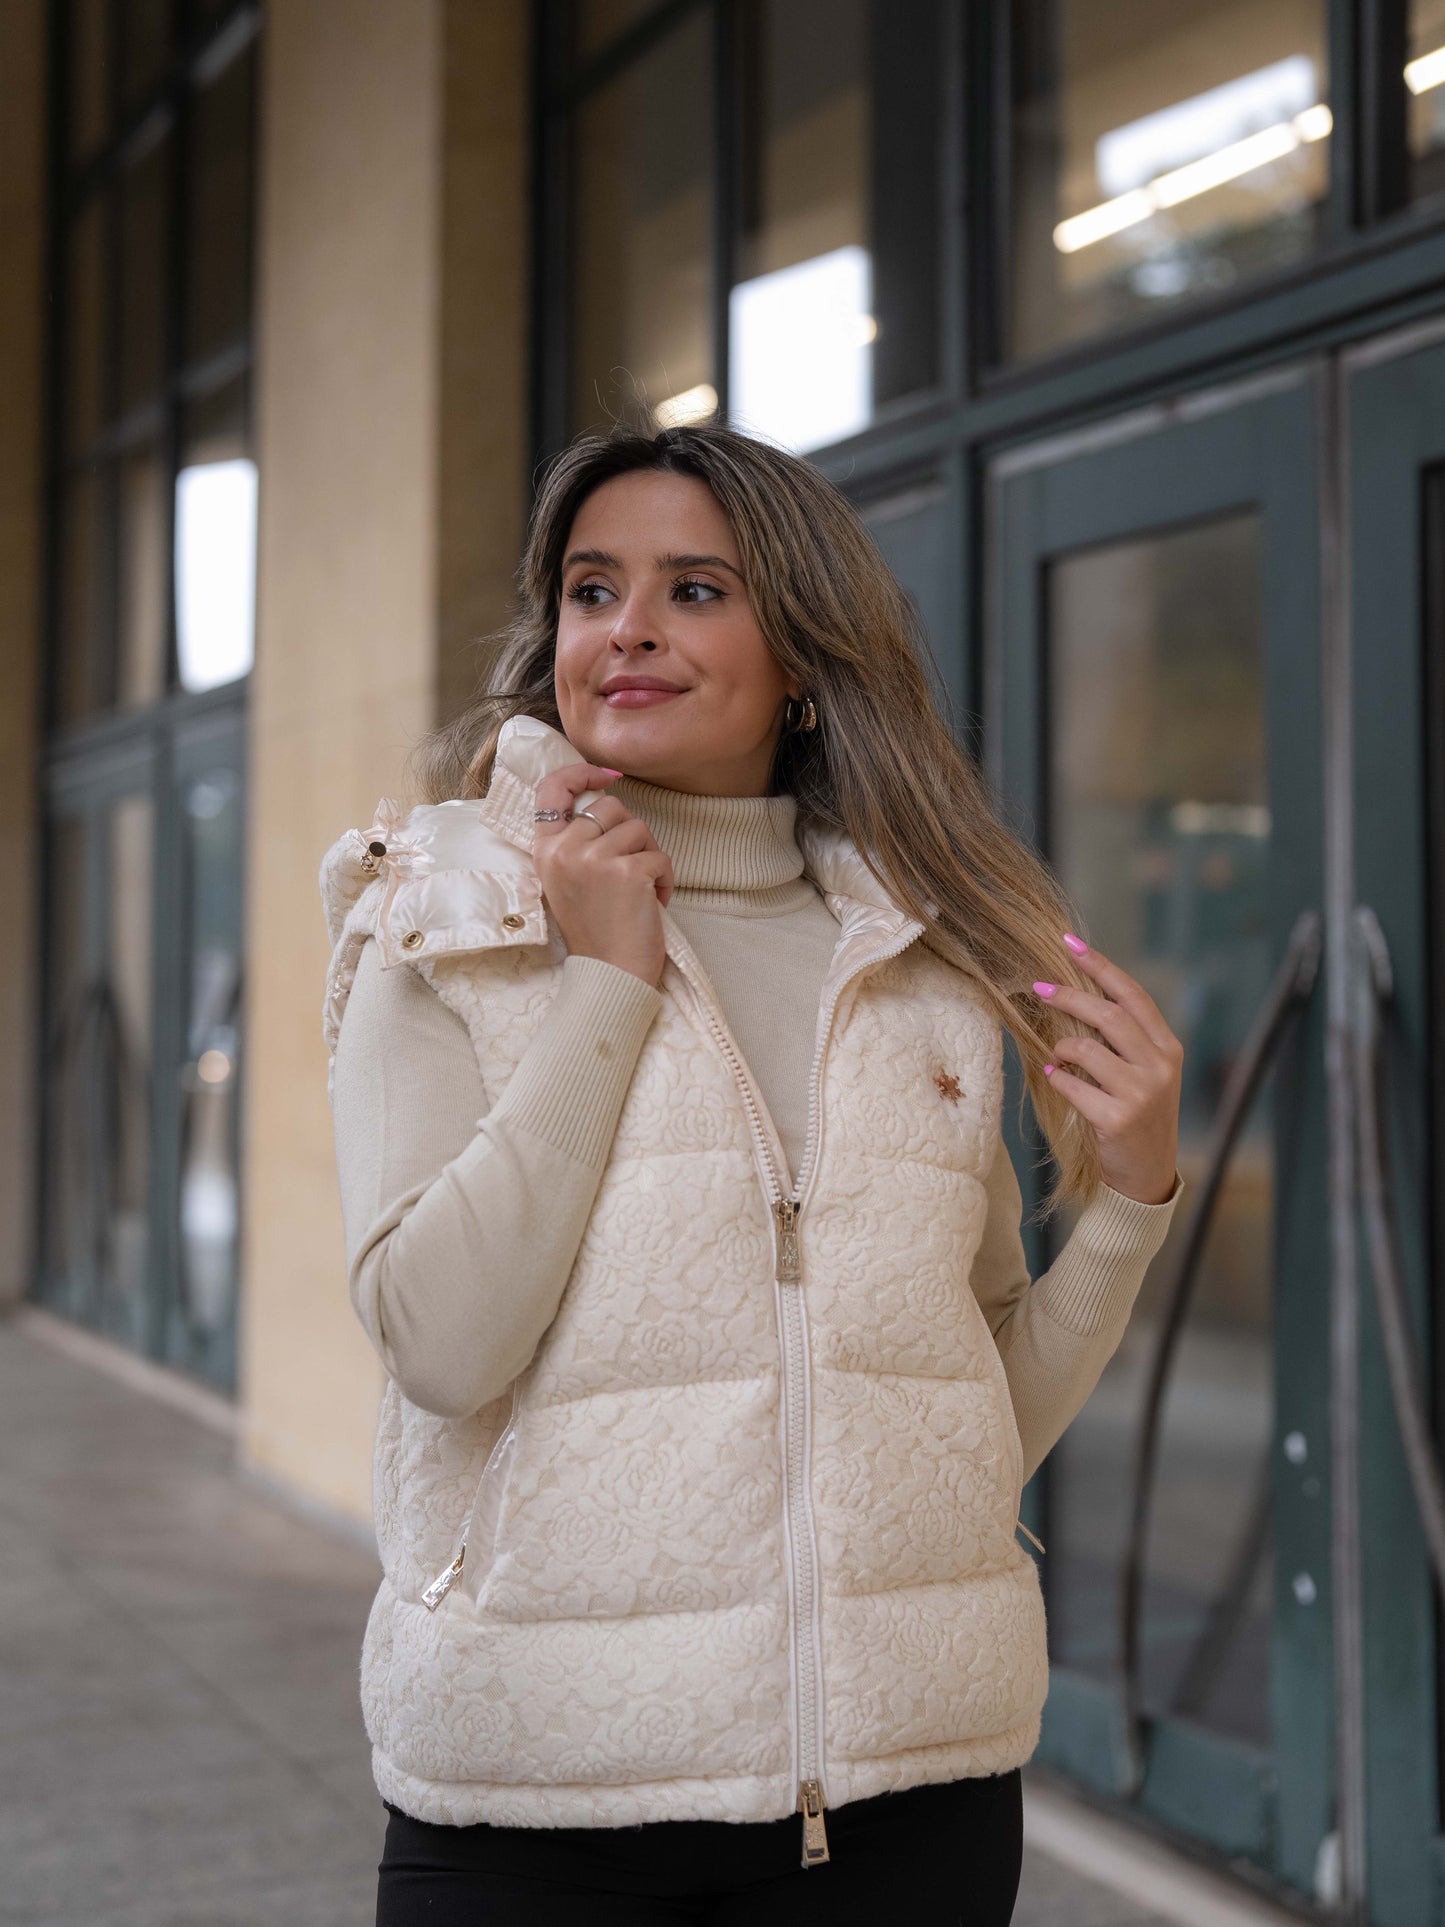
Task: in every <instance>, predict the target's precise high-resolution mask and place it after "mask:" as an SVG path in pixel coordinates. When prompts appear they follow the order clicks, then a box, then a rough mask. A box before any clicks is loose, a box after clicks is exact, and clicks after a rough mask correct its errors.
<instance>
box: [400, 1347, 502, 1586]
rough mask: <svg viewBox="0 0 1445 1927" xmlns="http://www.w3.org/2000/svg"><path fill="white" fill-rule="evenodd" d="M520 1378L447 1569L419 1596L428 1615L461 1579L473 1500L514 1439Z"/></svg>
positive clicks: (499, 1463) (473, 1504)
mask: <svg viewBox="0 0 1445 1927" xmlns="http://www.w3.org/2000/svg"><path fill="white" fill-rule="evenodd" d="M522 1376H523V1375H522V1373H520V1372H519V1373H518V1375H517V1377H516V1378H515V1379H513V1381H512V1409H511V1411H510V1412H509V1413H508V1414H507V1422H506V1424H505V1425H504V1426H503V1427H502V1429H501V1431H500V1432H499V1433H498V1434H497V1436H496V1439H495V1441H494V1442H493V1445H492V1449H491V1451H490V1452H488V1454H487V1458H486V1463H485V1464H484V1465H483V1467H482V1470H481V1476H480V1477H479V1479H478V1480H477V1489H476V1491H475V1493H474V1494H473V1495H472V1503H471V1506H470V1508H469V1510H468V1512H467V1517H466V1522H465V1524H464V1525H463V1526H462V1536H461V1538H460V1539H459V1540H458V1541H457V1549H456V1552H455V1553H454V1554H453V1556H452V1562H451V1564H450V1565H449V1566H443V1567H442V1569H441V1571H440V1572H439V1573H438V1574H437V1576H436V1578H435V1579H433V1580H432V1582H431V1584H430V1585H429V1586H428V1587H427V1589H426V1591H425V1592H424V1593H423V1594H422V1596H421V1603H422V1604H423V1605H424V1606H425V1607H426V1609H427V1611H428V1612H429V1613H434V1612H435V1611H436V1609H437V1607H438V1606H439V1605H440V1604H441V1603H442V1601H443V1600H444V1599H445V1598H446V1596H447V1594H448V1593H449V1592H450V1591H451V1589H452V1587H453V1586H454V1585H455V1584H456V1583H457V1581H458V1580H459V1579H460V1578H461V1576H462V1567H463V1566H464V1565H465V1564H466V1558H467V1536H468V1534H469V1533H470V1532H471V1529H472V1514H473V1513H474V1512H475V1511H476V1508H477V1501H478V1499H480V1497H481V1495H482V1491H483V1489H484V1487H485V1486H486V1483H487V1476H488V1474H489V1473H490V1472H491V1471H492V1470H493V1468H494V1467H495V1468H497V1469H498V1472H499V1473H500V1468H501V1465H502V1460H503V1457H504V1455H505V1454H506V1453H507V1452H508V1451H509V1450H510V1448H511V1445H512V1441H513V1440H514V1439H515V1438H516V1436H517V1420H518V1418H519V1416H520V1415H521V1410H522Z"/></svg>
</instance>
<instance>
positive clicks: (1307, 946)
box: [1119, 910, 1323, 1800]
mask: <svg viewBox="0 0 1445 1927" xmlns="http://www.w3.org/2000/svg"><path fill="white" fill-rule="evenodd" d="M1322 941H1323V924H1322V920H1321V917H1320V913H1319V912H1318V911H1317V910H1305V911H1303V912H1302V913H1301V914H1300V916H1299V917H1298V918H1297V919H1296V921H1295V926H1294V929H1293V930H1292V931H1291V932H1290V939H1289V944H1288V946H1287V948H1286V950H1285V954H1284V956H1283V958H1282V959H1281V960H1280V965H1279V968H1278V970H1277V971H1276V972H1275V974H1274V978H1273V981H1272V982H1271V984H1270V987H1269V989H1268V991H1267V992H1266V994H1265V998H1264V1002H1263V1004H1262V1005H1261V1006H1260V1009H1259V1012H1258V1014H1257V1015H1256V1017H1255V1020H1254V1023H1253V1025H1252V1026H1251V1028H1250V1032H1249V1035H1248V1036H1247V1037H1246V1039H1245V1041H1244V1045H1243V1047H1242V1049H1241V1050H1240V1053H1239V1056H1238V1057H1237V1058H1236V1059H1235V1061H1234V1064H1233V1066H1232V1067H1231V1069H1230V1073H1229V1078H1228V1081H1227V1082H1226V1084H1225V1088H1224V1095H1223V1096H1222V1097H1221V1099H1220V1103H1219V1111H1218V1114H1217V1116H1216V1119H1215V1126H1214V1142H1213V1144H1212V1146H1211V1147H1210V1153H1209V1159H1208V1163H1207V1165H1206V1167H1205V1173H1204V1180H1203V1182H1202V1184H1201V1185H1200V1187H1199V1193H1198V1196H1197V1198H1196V1200H1195V1205H1194V1212H1193V1215H1192V1217H1191V1218H1190V1220H1189V1225H1188V1229H1187V1231H1186V1232H1185V1235H1184V1245H1183V1249H1182V1250H1181V1252H1180V1254H1179V1262H1178V1264H1177V1266H1176V1267H1175V1272H1174V1276H1173V1279H1172V1280H1171V1281H1170V1284H1169V1288H1168V1291H1167V1292H1166V1294H1165V1299H1164V1315H1163V1319H1162V1322H1161V1324H1160V1329H1159V1336H1158V1338H1157V1340H1156V1342H1155V1347H1154V1356H1153V1358H1152V1359H1151V1361H1150V1367H1149V1379H1148V1385H1147V1388H1146V1390H1145V1394H1144V1405H1143V1413H1142V1416H1141V1419H1140V1424H1139V1432H1138V1436H1137V1439H1136V1442H1135V1447H1134V1464H1133V1473H1132V1478H1131V1482H1130V1483H1131V1491H1132V1503H1131V1507H1130V1522H1129V1536H1128V1539H1127V1540H1126V1542H1125V1548H1124V1567H1123V1574H1122V1580H1121V1584H1120V1594H1119V1648H1120V1660H1121V1665H1120V1680H1119V1698H1120V1709H1121V1712H1122V1716H1123V1720H1122V1723H1123V1739H1124V1756H1125V1757H1124V1762H1123V1774H1122V1779H1121V1784H1120V1787H1119V1791H1120V1793H1121V1795H1122V1796H1123V1797H1124V1798H1126V1799H1131V1800H1132V1799H1135V1798H1136V1797H1137V1796H1138V1794H1139V1791H1140V1789H1141V1788H1142V1786H1143V1784H1144V1772H1145V1766H1146V1760H1145V1745H1144V1708H1143V1683H1142V1677H1141V1675H1142V1671H1143V1652H1142V1641H1141V1638H1140V1629H1141V1623H1142V1617H1143V1614H1142V1606H1143V1594H1144V1553H1145V1547H1146V1544H1147V1541H1148V1535H1149V1514H1150V1507H1151V1502H1152V1500H1153V1494H1154V1479H1155V1472H1156V1468H1157V1462H1158V1456H1159V1442H1160V1435H1161V1426H1160V1419H1161V1416H1162V1413H1163V1408H1164V1392H1165V1388H1166V1386H1167V1384H1168V1381H1169V1372H1170V1368H1171V1366H1172V1365H1173V1362H1174V1354H1175V1352H1176V1350H1177V1348H1178V1343H1179V1338H1180V1335H1181V1333H1182V1331H1183V1328H1184V1319H1185V1315H1186V1313H1187V1312H1188V1309H1189V1301H1190V1298H1191V1296H1192V1295H1193V1291H1194V1285H1195V1281H1196V1279H1197V1277H1198V1275H1199V1265H1200V1260H1201V1259H1202V1258H1203V1255H1204V1249H1205V1245H1206V1243H1207V1240H1208V1237H1209V1232H1210V1228H1211V1226H1212V1224H1213V1221H1214V1212H1215V1207H1216V1205H1217V1204H1218V1201H1219V1196H1220V1193H1221V1191H1222V1190H1223V1187H1224V1180H1225V1177H1226V1176H1227V1174H1228V1170H1229V1161H1230V1158H1231V1155H1232V1154H1233V1151H1234V1147H1235V1144H1236V1143H1237V1141H1238V1139H1239V1134H1240V1132H1241V1131H1242V1130H1243V1128H1244V1125H1245V1121H1246V1119H1247V1118H1248V1116H1249V1113H1250V1110H1251V1109H1252V1107H1253V1104H1254V1100H1255V1097H1256V1096H1257V1094H1258V1092H1259V1087H1260V1085H1261V1084H1262V1083H1263V1081H1264V1077H1265V1073H1266V1072H1267V1071H1268V1070H1269V1067H1270V1065H1271V1064H1272V1062H1273V1061H1274V1056H1275V1053H1276V1051H1277V1050H1278V1049H1279V1046H1280V1042H1281V1040H1282V1039H1283V1037H1284V1036H1285V1034H1286V1032H1287V1030H1288V1029H1289V1026H1290V1022H1291V1020H1292V1019H1293V1018H1294V1017H1295V1016H1297V1015H1298V1013H1299V1012H1300V1011H1301V1010H1302V1009H1303V1008H1304V1006H1305V1005H1306V1004H1307V1003H1308V1001H1309V997H1310V994H1311V992H1312V991H1313V989H1314V985H1315V979H1316V977H1317V976H1318V974H1319V964H1320V950H1321V945H1322Z"/></svg>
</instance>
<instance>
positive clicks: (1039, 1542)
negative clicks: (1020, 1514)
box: [1014, 1519, 1045, 1552]
mask: <svg viewBox="0 0 1445 1927" xmlns="http://www.w3.org/2000/svg"><path fill="white" fill-rule="evenodd" d="M1014 1525H1015V1527H1016V1529H1017V1530H1018V1531H1019V1532H1021V1533H1022V1534H1023V1535H1024V1537H1025V1539H1032V1540H1033V1543H1034V1544H1035V1545H1036V1546H1037V1547H1038V1549H1039V1551H1040V1552H1043V1551H1044V1549H1045V1548H1044V1542H1043V1540H1042V1539H1034V1535H1033V1534H1032V1533H1031V1532H1030V1531H1029V1529H1028V1527H1027V1526H1026V1525H1025V1524H1024V1522H1023V1520H1022V1519H1015V1521H1014Z"/></svg>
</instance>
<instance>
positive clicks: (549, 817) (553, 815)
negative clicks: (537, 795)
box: [532, 810, 562, 823]
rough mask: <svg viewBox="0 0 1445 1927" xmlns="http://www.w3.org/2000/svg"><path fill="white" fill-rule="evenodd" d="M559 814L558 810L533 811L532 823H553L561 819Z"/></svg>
mask: <svg viewBox="0 0 1445 1927" xmlns="http://www.w3.org/2000/svg"><path fill="white" fill-rule="evenodd" d="M561 814H562V812H561V811H560V810H533V812H532V821H533V822H534V823H555V822H557V821H558V819H559V818H560V817H561Z"/></svg>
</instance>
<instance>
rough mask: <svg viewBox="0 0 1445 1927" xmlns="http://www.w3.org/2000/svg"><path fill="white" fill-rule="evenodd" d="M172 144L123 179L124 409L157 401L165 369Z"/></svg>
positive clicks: (161, 145)
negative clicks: (168, 186) (168, 179)
mask: <svg viewBox="0 0 1445 1927" xmlns="http://www.w3.org/2000/svg"><path fill="white" fill-rule="evenodd" d="M169 158H170V139H169V137H167V138H166V139H164V140H160V141H157V142H156V143H155V145H154V146H152V147H151V148H150V149H149V150H148V151H147V153H146V154H145V155H144V156H142V157H141V158H140V159H138V160H137V161H136V162H135V164H134V166H132V167H131V168H130V169H129V170H128V172H127V173H126V174H125V175H124V177H123V179H122V184H121V200H120V231H121V272H120V408H121V410H122V412H124V411H125V410H126V409H129V408H134V407H137V406H139V405H140V404H141V403H143V402H148V401H153V400H155V399H156V398H157V396H158V395H159V393H160V387H161V377H162V370H163V369H164V366H165V299H166V272H165V265H166V249H165V242H166V169H167V164H168V162H169Z"/></svg>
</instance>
